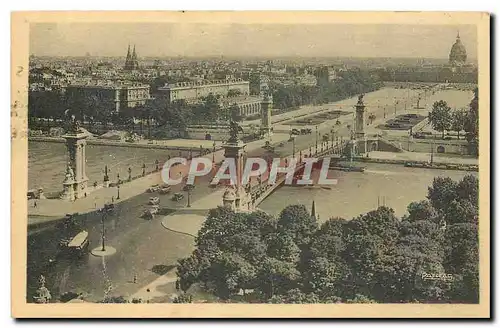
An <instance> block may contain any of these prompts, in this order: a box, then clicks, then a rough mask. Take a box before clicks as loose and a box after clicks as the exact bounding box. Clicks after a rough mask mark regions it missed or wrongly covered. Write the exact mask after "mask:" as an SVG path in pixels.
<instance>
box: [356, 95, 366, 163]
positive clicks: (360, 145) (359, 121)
mask: <svg viewBox="0 0 500 328" xmlns="http://www.w3.org/2000/svg"><path fill="white" fill-rule="evenodd" d="M365 107H366V106H365V104H364V102H363V95H360V96H359V98H358V103H357V104H356V130H355V134H354V136H355V138H356V140H357V144H356V154H357V155H360V154H364V153H365V152H366V143H365Z"/></svg>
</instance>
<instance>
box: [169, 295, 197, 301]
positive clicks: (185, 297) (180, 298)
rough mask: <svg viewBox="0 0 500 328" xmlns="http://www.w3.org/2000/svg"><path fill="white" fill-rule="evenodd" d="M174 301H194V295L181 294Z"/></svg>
mask: <svg viewBox="0 0 500 328" xmlns="http://www.w3.org/2000/svg"><path fill="white" fill-rule="evenodd" d="M172 303H193V297H192V296H191V295H189V294H185V293H183V294H180V295H178V296H176V297H175V298H174V300H173V302H172Z"/></svg>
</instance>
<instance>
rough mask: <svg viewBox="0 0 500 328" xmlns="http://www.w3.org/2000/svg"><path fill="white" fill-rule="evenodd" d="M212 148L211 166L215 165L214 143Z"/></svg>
mask: <svg viewBox="0 0 500 328" xmlns="http://www.w3.org/2000/svg"><path fill="white" fill-rule="evenodd" d="M212 146H213V147H214V148H213V151H212V165H213V164H214V163H215V141H214V143H213V145H212Z"/></svg>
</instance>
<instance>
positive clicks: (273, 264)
mask: <svg viewBox="0 0 500 328" xmlns="http://www.w3.org/2000/svg"><path fill="white" fill-rule="evenodd" d="M299 277H300V272H299V271H298V270H297V269H296V268H295V265H294V264H293V263H289V262H285V261H280V260H277V259H274V258H272V257H269V258H267V259H265V260H264V261H263V263H262V266H261V268H260V271H259V273H258V276H257V282H258V286H257V288H258V289H259V290H260V291H261V292H263V293H264V295H266V296H267V298H272V297H273V296H274V295H275V294H283V293H286V292H287V291H288V290H290V289H293V288H295V287H296V286H297V280H298V278H299Z"/></svg>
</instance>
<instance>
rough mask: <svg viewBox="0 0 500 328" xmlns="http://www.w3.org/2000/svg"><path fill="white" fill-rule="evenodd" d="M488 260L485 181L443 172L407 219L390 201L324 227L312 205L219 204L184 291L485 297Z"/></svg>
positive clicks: (295, 297) (184, 263)
mask: <svg viewBox="0 0 500 328" xmlns="http://www.w3.org/2000/svg"><path fill="white" fill-rule="evenodd" d="M478 265H479V258H478V181H477V178H476V177H474V176H472V175H468V176H466V177H464V178H463V179H462V180H461V181H459V182H456V181H453V180H451V179H449V178H441V177H439V178H435V179H434V181H433V183H432V186H431V187H429V192H428V196H427V200H424V201H421V202H414V203H411V204H409V206H408V214H407V215H405V216H404V217H402V218H398V217H396V216H395V214H394V211H393V210H392V209H390V208H387V207H384V206H382V207H379V208H377V209H376V210H374V211H371V212H369V213H366V214H363V215H360V216H359V217H356V218H354V219H352V220H345V219H342V218H331V219H329V220H327V221H326V222H324V223H323V224H320V223H319V222H318V220H317V218H316V217H315V215H314V214H311V213H310V212H308V211H307V209H306V208H305V207H304V206H302V205H290V206H287V207H286V208H285V209H283V211H282V212H281V214H280V215H279V216H278V217H277V218H275V217H273V216H270V215H268V214H266V213H264V212H259V211H258V212H254V213H235V212H232V211H231V210H228V209H226V208H222V207H219V208H217V209H214V210H212V211H211V212H210V214H209V216H208V217H207V219H206V221H205V223H204V224H203V227H202V228H201V230H200V231H199V234H198V237H197V239H196V250H195V251H194V252H193V254H192V255H191V256H190V257H188V258H185V259H181V260H180V261H179V264H178V276H179V279H180V287H181V289H182V290H184V291H186V290H188V289H189V287H190V286H191V285H192V284H194V283H199V284H201V285H202V286H203V287H204V288H205V289H207V290H208V291H210V292H212V293H213V294H214V295H216V296H217V297H219V298H220V299H221V300H225V301H238V300H241V298H242V297H243V298H244V301H247V302H248V301H253V302H270V303H331V302H345V303H369V302H381V303H400V302H425V303H477V302H478V301H479V277H478ZM431 274H434V275H435V276H434V277H438V278H434V279H428V277H431ZM450 277H451V278H450ZM242 295H243V296H242Z"/></svg>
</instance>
